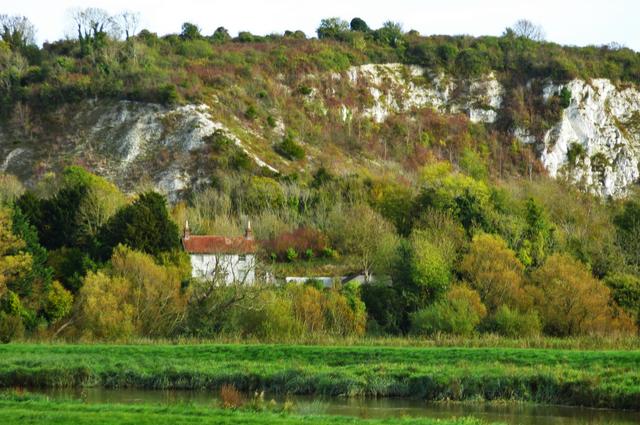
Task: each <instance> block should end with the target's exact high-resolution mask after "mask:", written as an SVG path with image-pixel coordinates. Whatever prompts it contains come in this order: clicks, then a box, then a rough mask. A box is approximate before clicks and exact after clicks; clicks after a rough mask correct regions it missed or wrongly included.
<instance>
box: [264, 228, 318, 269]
mask: <svg viewBox="0 0 640 425" xmlns="http://www.w3.org/2000/svg"><path fill="white" fill-rule="evenodd" d="M328 245H329V242H328V240H327V237H326V236H325V235H324V234H323V233H322V232H320V231H319V230H316V229H312V228H309V227H300V228H298V229H296V230H294V231H291V232H285V233H282V234H280V235H279V236H277V237H276V238H273V239H271V240H268V241H267V242H265V243H264V245H263V246H264V248H265V250H266V251H267V252H270V253H274V254H275V255H276V258H277V259H278V260H279V261H293V260H295V259H297V258H298V254H299V253H302V254H303V255H304V256H305V258H307V259H311V258H313V257H314V256H320V255H322V254H323V253H326V250H327V249H330V248H329V246H328Z"/></svg>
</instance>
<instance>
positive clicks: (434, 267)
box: [392, 230, 451, 330]
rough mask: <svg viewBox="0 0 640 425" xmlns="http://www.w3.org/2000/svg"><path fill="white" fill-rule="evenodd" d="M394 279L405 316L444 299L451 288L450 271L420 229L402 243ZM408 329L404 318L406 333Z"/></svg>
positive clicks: (426, 235)
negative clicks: (401, 299) (403, 306)
mask: <svg viewBox="0 0 640 425" xmlns="http://www.w3.org/2000/svg"><path fill="white" fill-rule="evenodd" d="M392 278H393V284H394V286H395V287H396V288H397V290H398V291H399V292H400V294H401V296H402V298H403V300H404V305H405V309H406V313H410V312H414V311H416V310H419V309H421V308H423V307H425V306H427V305H428V304H430V303H433V302H436V301H437V300H439V299H440V298H441V297H442V295H443V294H444V293H445V292H446V291H447V289H448V288H449V283H450V281H451V268H450V264H449V262H448V261H447V260H446V259H445V258H444V256H443V255H442V252H441V251H440V249H439V248H438V247H437V246H436V245H434V244H433V243H432V242H431V241H430V240H429V238H428V234H426V233H424V232H422V231H419V230H418V231H414V232H413V233H412V235H411V238H410V239H409V240H408V241H403V242H402V243H401V244H400V248H399V253H398V256H397V261H396V263H395V265H394V268H393V276H392ZM406 326H407V318H406V317H405V320H403V327H404V330H406Z"/></svg>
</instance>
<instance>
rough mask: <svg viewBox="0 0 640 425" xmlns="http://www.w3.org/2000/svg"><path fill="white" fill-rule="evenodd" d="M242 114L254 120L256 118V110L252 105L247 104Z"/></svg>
mask: <svg viewBox="0 0 640 425" xmlns="http://www.w3.org/2000/svg"><path fill="white" fill-rule="evenodd" d="M244 116H245V117H247V119H248V120H251V121H254V120H255V119H256V118H258V110H257V109H256V107H255V106H254V105H249V106H248V107H247V110H246V111H245V112H244Z"/></svg>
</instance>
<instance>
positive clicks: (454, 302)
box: [411, 285, 487, 336]
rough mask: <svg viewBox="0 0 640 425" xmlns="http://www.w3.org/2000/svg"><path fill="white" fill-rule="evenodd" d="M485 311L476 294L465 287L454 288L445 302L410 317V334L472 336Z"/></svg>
mask: <svg viewBox="0 0 640 425" xmlns="http://www.w3.org/2000/svg"><path fill="white" fill-rule="evenodd" d="M486 314H487V310H486V309H485V307H484V305H482V302H480V296H479V295H478V293H477V292H476V291H474V290H472V289H470V288H469V287H467V286H464V285H460V286H454V287H453V288H451V290H449V291H448V292H447V294H446V296H445V297H444V299H442V300H439V301H437V302H435V303H434V304H432V305H430V306H428V307H426V308H424V309H421V310H418V311H417V312H415V313H412V314H411V330H412V332H413V333H416V334H424V335H434V334H437V333H446V334H453V335H467V336H468V335H471V334H472V333H473V332H474V330H475V329H476V327H477V326H478V325H479V324H480V321H481V320H482V319H483V318H484V317H485V316H486Z"/></svg>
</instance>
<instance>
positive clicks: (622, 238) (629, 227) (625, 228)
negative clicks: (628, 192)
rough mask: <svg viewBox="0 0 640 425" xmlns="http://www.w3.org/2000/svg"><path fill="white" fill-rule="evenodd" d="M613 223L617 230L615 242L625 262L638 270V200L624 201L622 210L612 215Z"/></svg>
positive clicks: (639, 247)
mask: <svg viewBox="0 0 640 425" xmlns="http://www.w3.org/2000/svg"><path fill="white" fill-rule="evenodd" d="M613 223H614V224H615V226H616V230H617V231H616V237H617V242H618V244H619V245H620V247H621V248H622V251H623V252H624V256H625V258H626V262H627V264H628V265H629V266H631V267H633V268H634V269H636V270H639V269H640V202H638V201H636V200H630V201H627V202H625V203H624V207H623V209H622V211H621V212H620V213H619V214H617V215H616V216H615V217H614V219H613Z"/></svg>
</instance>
